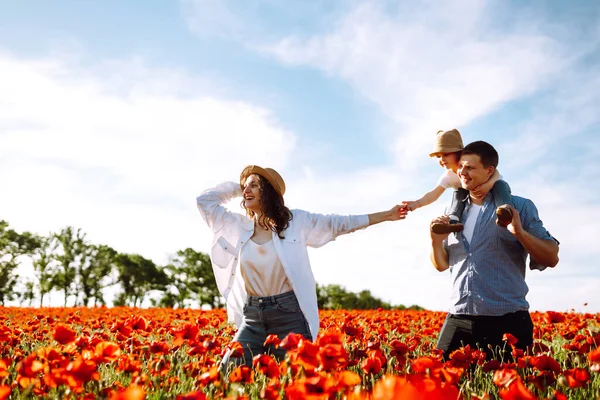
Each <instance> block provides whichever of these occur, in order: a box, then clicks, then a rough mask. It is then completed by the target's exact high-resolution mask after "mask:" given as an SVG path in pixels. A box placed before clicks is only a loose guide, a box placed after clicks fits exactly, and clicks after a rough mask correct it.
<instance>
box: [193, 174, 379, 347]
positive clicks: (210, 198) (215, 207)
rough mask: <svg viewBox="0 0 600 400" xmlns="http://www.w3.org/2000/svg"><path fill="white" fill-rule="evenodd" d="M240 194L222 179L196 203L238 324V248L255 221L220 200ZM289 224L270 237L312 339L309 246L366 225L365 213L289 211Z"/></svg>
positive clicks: (315, 319) (241, 292) (241, 291)
mask: <svg viewBox="0 0 600 400" xmlns="http://www.w3.org/2000/svg"><path fill="white" fill-rule="evenodd" d="M241 195H242V191H241V188H240V185H239V184H238V183H235V182H226V183H222V184H220V185H217V186H216V187H214V188H211V189H208V190H206V191H204V192H203V193H202V194H201V195H200V196H198V198H197V199H196V202H197V204H198V210H199V211H200V214H201V215H202V218H204V220H205V221H206V223H207V224H208V226H209V227H210V228H211V230H212V232H213V234H214V236H213V244H212V248H211V252H210V256H211V261H212V266H213V271H214V274H215V279H216V281H217V287H218V288H219V292H220V293H221V294H222V295H223V297H224V298H225V301H226V304H227V315H228V319H229V321H230V322H234V323H235V324H236V326H237V327H239V326H240V325H241V322H242V318H243V308H244V304H245V302H246V298H247V293H246V289H245V285H244V280H243V278H242V276H241V272H240V268H239V265H240V261H239V260H240V253H241V250H242V248H243V247H244V246H245V245H246V244H247V243H248V241H249V240H250V238H251V237H252V235H253V233H254V221H253V220H251V219H249V218H248V217H247V216H245V215H242V214H239V213H235V212H232V211H229V210H227V209H226V208H225V207H224V206H223V204H225V203H227V202H228V201H229V200H231V199H232V198H234V197H239V196H241ZM291 212H292V215H293V218H292V220H291V221H290V226H289V227H288V228H287V229H286V230H285V231H283V232H282V236H284V238H283V239H280V238H279V236H278V235H277V234H276V233H275V232H273V233H272V240H273V245H274V247H275V251H276V252H277V256H278V258H279V260H280V261H281V265H282V266H283V269H284V270H285V273H286V275H287V278H288V280H289V283H290V285H291V286H292V289H293V290H294V293H295V294H296V297H297V299H298V303H299V304H300V308H301V310H302V312H303V313H304V316H305V317H306V320H307V321H308V324H309V326H310V331H311V334H312V336H313V338H316V337H317V334H318V331H319V310H318V305H317V293H316V282H315V279H314V276H313V273H312V269H311V267H310V261H309V259H308V251H307V246H310V247H321V246H323V245H325V244H326V243H328V242H330V241H332V240H335V238H336V237H337V236H339V235H343V234H346V233H350V232H354V231H356V230H358V229H363V228H366V227H367V226H368V225H369V217H368V215H347V216H344V215H335V214H330V215H323V214H313V213H309V212H306V211H303V210H291Z"/></svg>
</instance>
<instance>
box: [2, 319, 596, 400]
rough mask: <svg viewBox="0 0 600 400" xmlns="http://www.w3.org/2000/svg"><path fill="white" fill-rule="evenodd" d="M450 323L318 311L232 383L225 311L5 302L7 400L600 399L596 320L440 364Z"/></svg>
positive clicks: (543, 329) (540, 330)
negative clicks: (316, 322)
mask: <svg viewBox="0 0 600 400" xmlns="http://www.w3.org/2000/svg"><path fill="white" fill-rule="evenodd" d="M444 318H445V313H442V312H432V311H414V310H392V311H386V310H366V311H365V310H362V311H358V310H357V311H351V310H335V311H321V331H320V333H319V336H318V337H317V338H316V340H315V341H314V342H310V341H307V340H304V339H303V338H302V337H301V336H297V335H294V334H291V335H289V336H288V337H286V338H283V340H280V338H277V337H269V338H268V339H267V341H269V342H271V343H273V344H275V345H278V346H281V347H284V348H286V349H287V350H288V354H287V357H286V360H285V361H282V362H281V363H277V362H276V361H274V360H273V359H272V358H271V357H270V356H269V355H260V356H256V357H255V358H254V360H253V368H248V367H246V366H241V367H237V368H235V369H233V370H232V371H230V374H229V375H228V376H227V377H225V376H223V375H221V374H220V372H219V369H218V363H219V361H220V360H221V358H222V355H223V354H224V352H225V351H227V350H228V349H231V350H232V351H233V355H234V356H235V355H237V354H241V352H240V347H239V344H238V343H231V338H232V337H233V334H234V333H235V330H234V328H233V327H232V326H231V325H228V324H227V323H226V313H225V311H224V310H221V309H217V310H211V311H202V310H191V309H165V308H153V309H139V308H128V307H121V308H120V307H115V308H105V307H102V308H84V307H82V308H16V307H3V308H0V400H4V399H25V398H38V397H39V398H61V399H62V398H67V399H127V400H137V399H178V400H183V399H211V398H229V399H284V398H286V399H457V398H458V399H471V400H475V399H495V398H502V399H599V398H600V347H599V345H600V314H580V313H557V312H545V313H532V318H533V321H534V324H535V332H534V338H535V343H534V346H533V348H532V349H530V351H528V352H527V353H525V354H524V353H523V352H522V351H520V350H518V349H514V350H513V351H512V354H513V357H512V358H511V359H510V360H499V361H498V360H487V361H486V360H485V355H484V353H483V352H482V351H480V350H478V349H472V348H469V347H466V348H463V349H460V350H457V351H456V352H454V353H453V354H452V356H451V359H450V360H448V361H446V362H443V361H442V358H441V355H440V354H439V351H437V350H436V349H435V340H436V338H437V335H438V332H439V330H440V328H441V326H442V324H443V321H444ZM505 339H506V346H507V348H509V347H510V346H511V345H514V340H515V339H514V338H513V337H511V336H510V335H508V336H507V337H506V338H505Z"/></svg>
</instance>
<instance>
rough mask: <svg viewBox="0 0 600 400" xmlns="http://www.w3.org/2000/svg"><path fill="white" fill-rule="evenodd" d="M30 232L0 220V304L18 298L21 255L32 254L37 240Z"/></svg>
mask: <svg viewBox="0 0 600 400" xmlns="http://www.w3.org/2000/svg"><path fill="white" fill-rule="evenodd" d="M32 238H33V235H32V234H31V233H29V232H23V233H18V232H16V231H15V230H13V229H10V228H9V225H8V222H6V221H2V220H0V305H4V304H5V302H7V301H10V300H14V299H16V298H17V296H18V293H17V292H16V290H15V287H16V285H17V282H18V278H17V276H16V275H15V270H16V268H17V267H18V266H19V263H20V260H19V258H20V256H22V255H26V254H30V253H31V252H32V251H33V249H34V248H35V245H36V243H35V240H33V239H32Z"/></svg>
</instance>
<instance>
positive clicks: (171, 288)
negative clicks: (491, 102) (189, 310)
mask: <svg viewBox="0 0 600 400" xmlns="http://www.w3.org/2000/svg"><path fill="white" fill-rule="evenodd" d="M165 269H166V273H167V275H168V276H169V285H168V289H167V291H165V294H164V296H163V298H162V299H161V300H160V303H159V304H160V305H163V306H169V307H185V301H186V300H188V299H189V300H193V301H196V302H198V304H199V305H200V306H203V305H208V306H210V307H212V308H218V307H222V306H223V305H224V304H223V302H222V299H221V295H220V294H219V289H218V288H217V281H216V280H215V276H214V273H213V271H212V266H211V262H210V258H209V257H208V255H207V254H204V253H200V252H197V251H195V250H194V249H191V248H189V247H188V248H187V249H185V250H179V251H178V252H177V255H176V256H175V257H172V258H171V262H170V263H169V265H167V266H166V267H165Z"/></svg>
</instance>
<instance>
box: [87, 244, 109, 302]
mask: <svg viewBox="0 0 600 400" xmlns="http://www.w3.org/2000/svg"><path fill="white" fill-rule="evenodd" d="M116 257H117V252H116V251H115V250H114V249H113V248H112V247H110V246H106V245H91V246H89V247H88V257H87V264H86V265H85V266H84V267H83V268H81V270H80V271H79V277H78V282H79V287H80V288H81V290H80V293H81V295H82V301H81V305H84V306H89V303H90V301H91V300H92V299H93V300H94V306H97V305H98V303H100V304H102V305H106V301H105V300H104V295H103V293H102V289H104V288H105V287H107V286H108V283H107V282H106V281H107V280H108V278H109V276H110V273H111V271H112V270H113V268H114V267H115V263H116Z"/></svg>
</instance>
